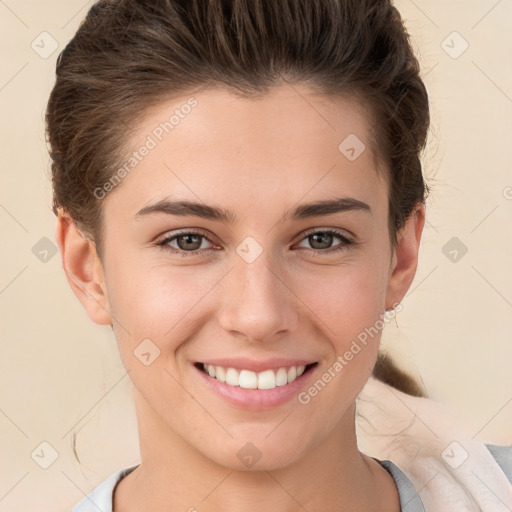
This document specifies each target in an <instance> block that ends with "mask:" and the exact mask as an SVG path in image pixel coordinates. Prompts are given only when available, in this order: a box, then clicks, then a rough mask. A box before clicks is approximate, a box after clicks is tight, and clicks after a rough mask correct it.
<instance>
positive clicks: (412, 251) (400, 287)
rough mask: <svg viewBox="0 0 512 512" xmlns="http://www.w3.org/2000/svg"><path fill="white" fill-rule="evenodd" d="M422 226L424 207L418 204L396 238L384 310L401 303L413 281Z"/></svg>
mask: <svg viewBox="0 0 512 512" xmlns="http://www.w3.org/2000/svg"><path fill="white" fill-rule="evenodd" d="M424 224H425V205H424V204H423V203H419V204H418V205H417V206H416V207H415V209H414V210H413V211H412V212H411V215H409V217H408V219H407V221H406V223H405V225H404V227H403V228H402V229H401V230H400V232H399V233H398V236H397V245H396V247H395V250H394V251H393V256H392V264H391V267H390V276H389V281H388V288H387V293H386V309H390V308H393V306H394V305H396V304H398V303H399V302H401V300H402V299H403V298H404V296H405V294H406V293H407V290H408V289H409V287H410V286H411V283H412V281H413V280H414V276H415V274H416V268H417V266H418V251H419V247H420V241H421V234H422V232H423V226H424Z"/></svg>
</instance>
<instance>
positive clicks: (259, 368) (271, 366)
mask: <svg viewBox="0 0 512 512" xmlns="http://www.w3.org/2000/svg"><path fill="white" fill-rule="evenodd" d="M200 362H201V363H203V364H210V365H213V366H222V367H223V368H235V369H237V370H251V371H253V372H263V371H265V370H278V369H279V368H283V367H286V368H289V367H290V366H307V365H308V364H313V363H315V362H316V361H311V360H306V359H289V358H280V357H279V358H272V359H265V360H261V361H257V360H255V359H248V358H244V357H236V358H220V359H208V360H205V361H200Z"/></svg>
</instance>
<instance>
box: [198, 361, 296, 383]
mask: <svg viewBox="0 0 512 512" xmlns="http://www.w3.org/2000/svg"><path fill="white" fill-rule="evenodd" d="M203 368H204V370H205V372H206V373H208V375H209V376H210V377H214V378H216V379H217V380H220V381H221V382H225V383H226V384H228V385H230V386H240V387H241V388H245V389H273V388H275V387H277V386H285V385H286V384H290V383H291V382H293V381H294V380H295V379H296V378H297V377H300V376H301V375H302V374H303V373H304V370H305V369H306V367H305V366H303V365H301V366H291V367H290V368H288V369H286V368H279V369H278V370H277V371H276V372H275V371H274V370H265V371H263V372H252V371H251V370H240V371H239V370H236V369H235V368H224V367H222V366H214V365H211V364H203Z"/></svg>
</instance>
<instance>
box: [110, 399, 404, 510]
mask: <svg viewBox="0 0 512 512" xmlns="http://www.w3.org/2000/svg"><path fill="white" fill-rule="evenodd" d="M136 406H137V417H138V418H139V438H140V449H141V464H140V466H139V467H137V468H136V469H135V470H134V471H132V473H130V474H129V475H128V476H127V477H125V478H124V479H123V480H121V482H120V483H119V484H118V486H117V488H116V492H115V496H114V498H115V500H114V511H115V512H117V511H122V512H141V511H143V510H151V511H152V512H164V511H165V512H178V511H179V512H183V511H188V512H218V511H219V510H222V511H223V512H235V511H239V510H243V511H244V512H260V511H261V510H272V511H276V512H296V511H298V510H306V511H312V510H323V511H333V512H334V511H336V512H339V511H341V510H343V511H344V512H352V511H361V510H365V511H368V512H370V511H374V510H375V511H377V510H379V511H381V512H382V511H390V512H391V511H392V512H395V511H399V510H400V508H399V504H398V495H397V491H396V487H395V486H394V482H393V480H392V478H391V476H390V475H389V474H388V473H387V472H386V470H385V469H384V468H382V467H381V466H380V465H379V464H378V463H377V462H375V461H374V460H373V459H371V458H370V457H368V456H366V455H364V454H362V453H361V452H359V450H358V448H357V440H356V433H355V404H352V406H351V407H350V408H349V409H348V410H347V414H346V415H345V417H344V418H343V420H342V421H341V422H340V423H339V424H338V425H336V427H335V428H334V429H333V430H332V431H331V433H330V434H329V435H328V436H327V438H325V439H324V440H323V441H322V442H321V443H320V444H318V446H314V447H311V448H310V449H309V450H308V451H307V455H306V456H304V457H302V458H300V459H298V460H297V461H295V462H293V463H291V464H289V465H287V466H286V467H278V468H275V469H265V470H261V469H260V470H255V468H253V469H251V470H247V471H241V470H239V469H234V468H231V467H225V466H222V465H219V464H217V463H215V462H214V461H212V460H211V459H209V458H207V457H205V456H204V455H203V454H202V453H200V452H198V451H197V450H196V449H194V448H193V447H192V446H190V445H189V444H188V443H186V442H185V441H184V440H183V439H182V438H181V437H180V436H178V435H177V434H176V433H174V432H173V431H171V430H170V429H169V427H168V426H167V425H165V424H164V423H163V422H162V421H161V420H160V419H159V418H157V417H155V414H154V412H153V411H152V410H151V409H150V407H149V405H148V404H147V403H146V402H145V401H144V399H143V398H142V397H140V396H138V397H136ZM140 418H144V421H140ZM155 440H157V441H155Z"/></svg>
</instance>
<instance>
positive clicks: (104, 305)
mask: <svg viewBox="0 0 512 512" xmlns="http://www.w3.org/2000/svg"><path fill="white" fill-rule="evenodd" d="M56 238H57V244H58V246H59V250H60V254H61V259H62V267H63V268H64V272H65V273H66V277H67V279H68V282H69V285H70V286H71V289H72V290H73V293H74V294H75V295H76V296H77V298H78V300H79V301H80V302H81V303H82V306H83V307H84V309H85V311H86V312H87V315H88V316H89V318H90V319H91V320H92V321H93V322H95V323H97V324H101V325H111V324H112V319H111V316H110V313H109V306H108V299H107V294H106V286H105V279H104V274H103V266H102V264H101V260H100V258H99V257H98V255H97V253H96V246H95V244H94V242H93V241H92V240H88V239H86V238H85V236H84V235H83V234H82V233H81V232H80V230H79V229H78V228H77V227H76V225H75V223H74V221H73V219H72V218H71V217H70V216H69V214H67V213H66V212H64V210H62V209H59V211H58V217H57V232H56Z"/></svg>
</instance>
